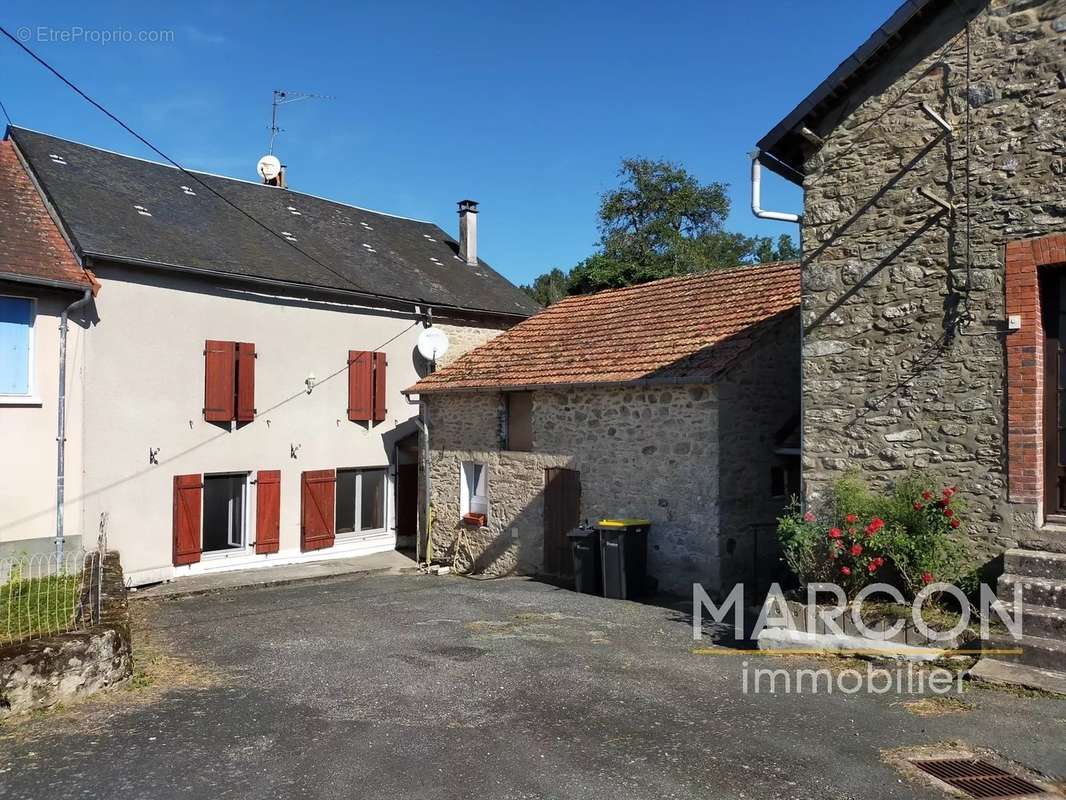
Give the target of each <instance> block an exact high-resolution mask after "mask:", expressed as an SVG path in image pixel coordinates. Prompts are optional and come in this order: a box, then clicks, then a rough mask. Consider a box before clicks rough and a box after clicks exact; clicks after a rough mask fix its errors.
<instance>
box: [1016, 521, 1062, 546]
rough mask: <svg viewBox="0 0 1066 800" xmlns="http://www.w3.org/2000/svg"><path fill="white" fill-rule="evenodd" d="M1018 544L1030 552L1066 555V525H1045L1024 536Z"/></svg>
mask: <svg viewBox="0 0 1066 800" xmlns="http://www.w3.org/2000/svg"><path fill="white" fill-rule="evenodd" d="M1018 544H1019V546H1020V547H1024V548H1026V549H1028V550H1044V551H1047V552H1051V553H1066V525H1045V526H1044V527H1043V528H1041V529H1040V530H1036V531H1032V532H1031V533H1026V534H1023V535H1022V536H1021V538H1020V539H1019V541H1018Z"/></svg>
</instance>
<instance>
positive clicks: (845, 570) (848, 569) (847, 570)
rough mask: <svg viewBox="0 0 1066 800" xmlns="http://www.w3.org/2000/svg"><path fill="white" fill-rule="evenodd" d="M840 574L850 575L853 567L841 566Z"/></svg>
mask: <svg viewBox="0 0 1066 800" xmlns="http://www.w3.org/2000/svg"><path fill="white" fill-rule="evenodd" d="M840 574H841V575H850V574H851V567H841V568H840Z"/></svg>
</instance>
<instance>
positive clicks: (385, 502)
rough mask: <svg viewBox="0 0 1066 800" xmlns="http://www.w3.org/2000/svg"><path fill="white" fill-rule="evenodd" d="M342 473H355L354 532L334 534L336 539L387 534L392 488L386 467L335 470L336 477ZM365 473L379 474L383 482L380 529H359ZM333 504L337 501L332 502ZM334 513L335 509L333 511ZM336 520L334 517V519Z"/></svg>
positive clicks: (338, 493) (338, 495)
mask: <svg viewBox="0 0 1066 800" xmlns="http://www.w3.org/2000/svg"><path fill="white" fill-rule="evenodd" d="M342 472H354V473H355V516H354V517H353V520H352V521H353V522H354V523H355V528H354V530H350V531H344V532H343V533H342V532H340V531H337V532H336V538H338V539H354V538H360V537H363V536H377V535H379V534H383V533H388V532H389V494H390V490H391V488H392V478H391V476H390V474H389V468H388V466H378V467H341V468H339V469H338V470H337V477H338V478H339V477H340V473H342ZM366 472H381V473H382V477H383V478H384V480H385V490H384V491H383V492H382V495H383V497H382V498H381V502H382V506H383V507H382V509H381V522H382V527H380V528H361V527H359V526H360V525H361V524H362V522H363V473H366ZM336 494H337V498H338V499H339V498H340V492H337V493H336ZM334 502H335V503H336V502H337V501H334ZM334 513H336V509H334ZM334 519H336V517H334Z"/></svg>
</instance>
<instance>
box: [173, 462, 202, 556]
mask: <svg viewBox="0 0 1066 800" xmlns="http://www.w3.org/2000/svg"><path fill="white" fill-rule="evenodd" d="M203 487H204V482H203V479H202V478H201V476H199V475H175V476H174V566H180V565H182V564H195V563H196V562H197V561H199V560H200V550H201V547H202V545H201V539H200V507H201V504H202V497H203Z"/></svg>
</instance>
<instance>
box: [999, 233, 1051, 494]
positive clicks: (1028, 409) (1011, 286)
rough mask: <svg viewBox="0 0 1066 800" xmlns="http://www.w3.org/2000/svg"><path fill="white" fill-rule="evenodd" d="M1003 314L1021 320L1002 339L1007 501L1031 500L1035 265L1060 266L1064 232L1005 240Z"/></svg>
mask: <svg viewBox="0 0 1066 800" xmlns="http://www.w3.org/2000/svg"><path fill="white" fill-rule="evenodd" d="M1006 262H1007V281H1006V284H1007V285H1006V289H1007V298H1006V300H1007V303H1006V307H1007V315H1008V316H1010V315H1013V314H1018V315H1020V316H1021V318H1022V327H1021V330H1017V331H1012V332H1011V333H1010V335H1009V336H1008V337H1007V473H1008V479H1009V482H1010V501H1011V502H1012V503H1033V504H1037V503H1039V502H1040V501H1041V499H1042V496H1043V473H1044V442H1043V420H1042V418H1041V416H1042V409H1043V401H1042V398H1043V392H1044V325H1043V321H1042V320H1041V316H1040V284H1039V281H1038V279H1037V271H1038V270H1039V269H1040V268H1041V267H1049V266H1052V265H1066V234H1061V233H1059V234H1055V235H1053V236H1044V237H1042V238H1040V239H1023V240H1018V241H1014V242H1009V243H1008V244H1007V252H1006Z"/></svg>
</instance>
